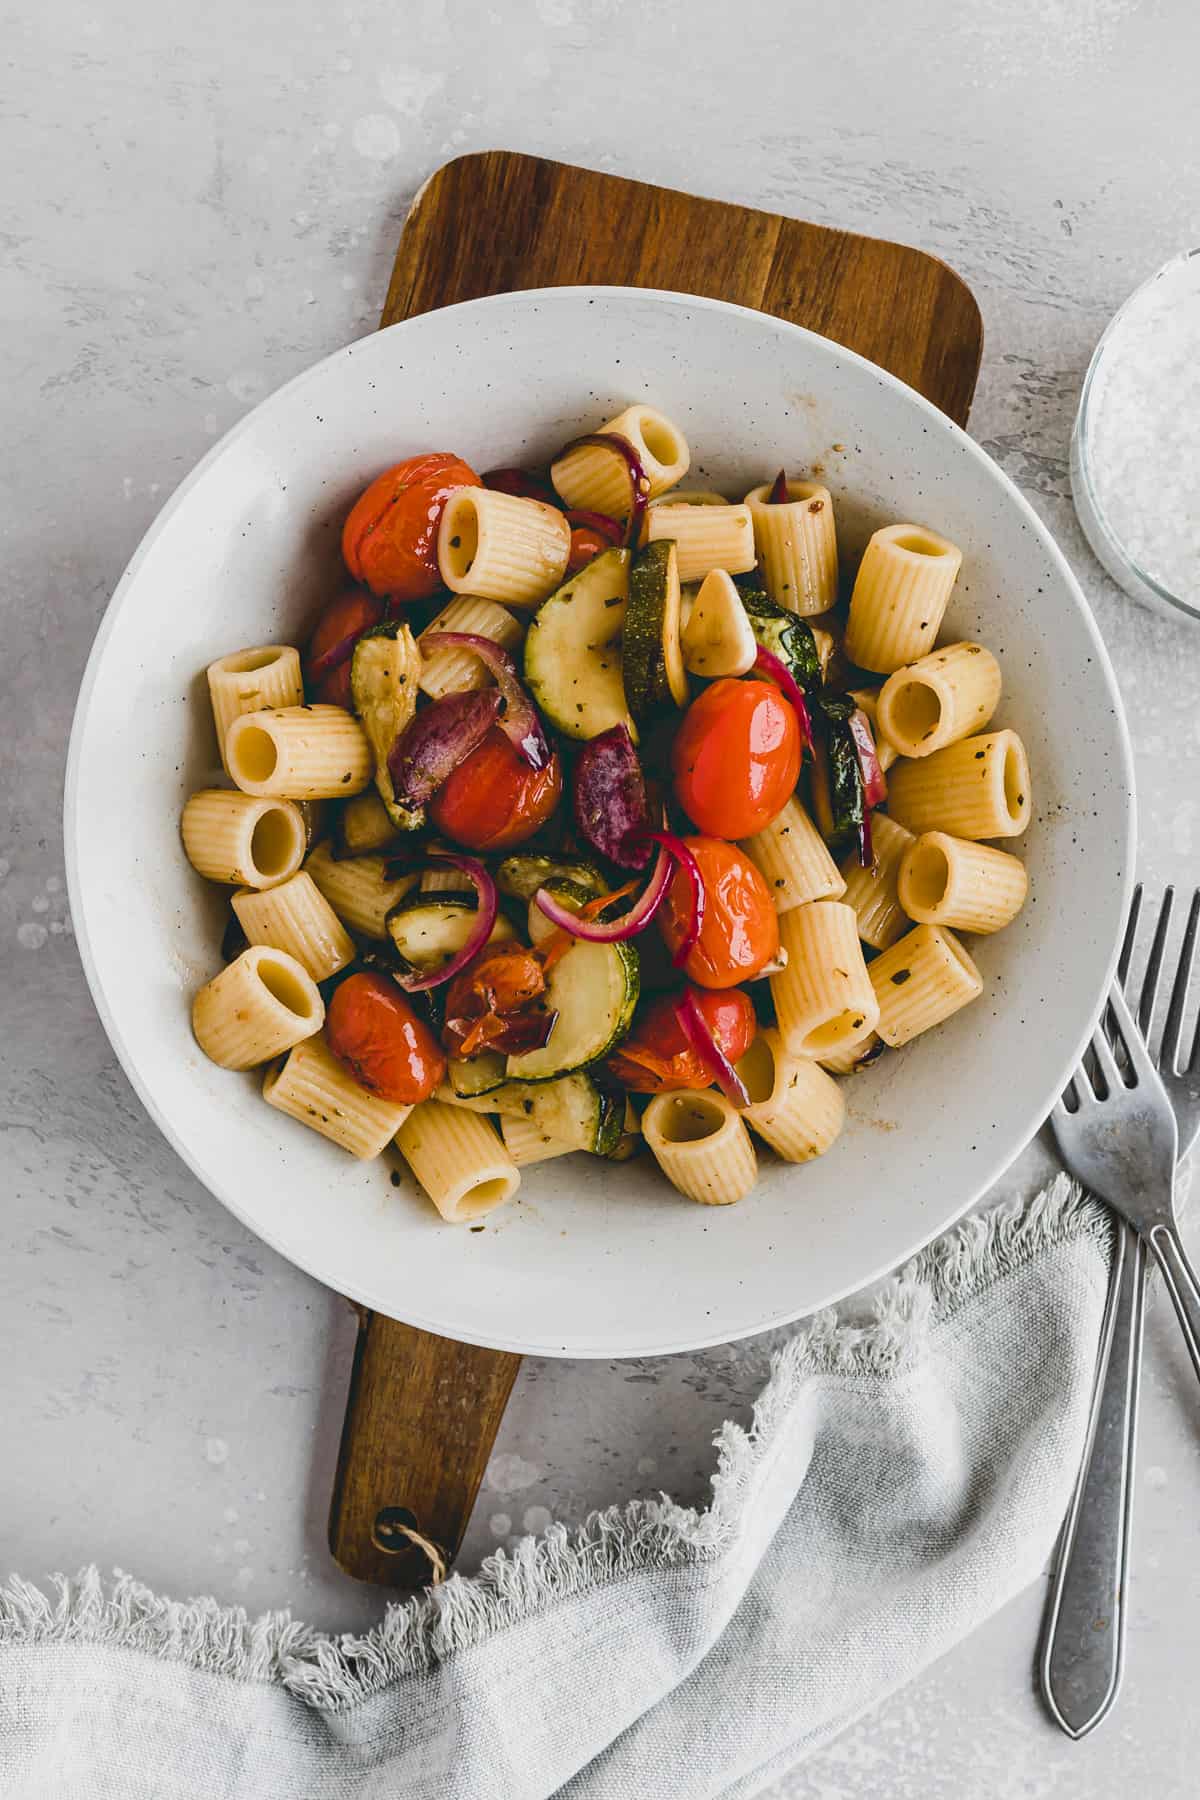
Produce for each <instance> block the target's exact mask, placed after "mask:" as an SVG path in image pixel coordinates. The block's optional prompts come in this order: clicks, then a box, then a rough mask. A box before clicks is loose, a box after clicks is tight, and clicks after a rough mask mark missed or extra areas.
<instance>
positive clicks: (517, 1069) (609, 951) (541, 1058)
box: [508, 938, 640, 1081]
mask: <svg viewBox="0 0 1200 1800" xmlns="http://www.w3.org/2000/svg"><path fill="white" fill-rule="evenodd" d="M639 985H640V982H639V975H638V957H637V951H636V950H635V949H634V948H633V946H632V945H631V944H589V943H587V942H586V941H585V940H584V939H583V938H579V939H578V940H577V941H576V942H575V943H573V944H572V945H571V947H570V949H569V950H567V951H566V952H565V954H564V955H563V956H562V957H561V958H560V960H559V961H558V962H556V963H555V965H554V967H553V968H552V969H551V971H550V974H549V976H548V977H547V981H546V994H545V1001H544V1004H545V1006H546V1010H547V1011H548V1012H556V1013H557V1014H558V1020H557V1022H556V1024H555V1027H554V1030H553V1031H552V1032H551V1033H550V1038H549V1042H548V1043H546V1044H544V1045H543V1047H542V1048H541V1049H540V1050H526V1051H524V1052H523V1053H522V1054H521V1055H520V1056H510V1057H509V1059H508V1073H509V1076H510V1077H511V1078H512V1079H513V1080H514V1081H550V1080H552V1079H553V1077H554V1076H556V1075H573V1074H574V1073H575V1071H576V1069H583V1068H586V1067H587V1065H588V1064H589V1063H594V1062H599V1061H600V1059H601V1058H602V1057H604V1056H607V1055H608V1053H609V1051H610V1050H611V1049H612V1048H613V1046H614V1045H615V1044H616V1043H617V1042H618V1040H619V1039H621V1038H623V1037H624V1036H625V1033H626V1032H627V1031H628V1030H629V1023H630V1020H631V1019H632V1018H633V1009H634V1007H635V1006H636V1005H637V998H638V989H639Z"/></svg>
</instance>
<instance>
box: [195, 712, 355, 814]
mask: <svg viewBox="0 0 1200 1800" xmlns="http://www.w3.org/2000/svg"><path fill="white" fill-rule="evenodd" d="M225 760H226V766H227V767H228V770H229V773H230V775H231V776H232V777H233V780H234V781H235V782H236V783H237V785H238V787H239V788H241V790H242V792H243V793H244V794H270V795H275V796H279V797H280V798H282V799H285V800H325V799H334V798H336V799H340V800H345V799H348V798H349V797H350V795H351V794H357V793H359V792H361V790H362V789H363V788H365V787H366V785H367V783H368V782H369V781H370V780H371V777H372V774H373V772H374V768H375V762H374V758H373V757H372V755H371V746H370V744H369V743H368V741H367V734H366V732H365V731H364V730H363V728H362V726H361V725H360V724H359V722H358V720H357V719H354V718H351V716H350V714H349V713H348V712H346V711H344V710H343V708H342V707H340V706H284V707H278V708H276V709H275V710H274V711H271V712H257V713H242V714H241V715H240V717H238V718H236V719H235V720H234V721H233V723H232V724H231V725H230V727H229V730H228V731H227V732H226V734H225Z"/></svg>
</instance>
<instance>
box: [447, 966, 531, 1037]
mask: <svg viewBox="0 0 1200 1800" xmlns="http://www.w3.org/2000/svg"><path fill="white" fill-rule="evenodd" d="M545 991H546V972H545V969H544V968H543V966H542V962H541V959H540V958H539V957H538V956H537V955H535V953H534V952H533V951H532V950H527V949H526V948H525V946H524V945H523V944H489V945H487V946H486V947H485V948H484V949H483V950H481V951H480V953H479V955H478V956H477V957H476V958H475V961H474V962H473V963H471V964H470V965H469V966H468V967H467V968H465V969H463V970H462V972H461V974H458V975H456V976H455V977H454V980H453V981H452V982H451V983H450V986H449V988H448V989H447V991H446V1023H445V1026H444V1028H443V1031H442V1038H443V1041H444V1042H445V1044H446V1046H447V1048H448V1049H449V1051H450V1053H451V1055H453V1056H459V1057H469V1056H475V1055H477V1054H478V1052H479V1051H480V1050H489V1049H491V1050H504V1051H508V1052H514V1051H519V1050H520V1049H521V1047H522V1045H521V1042H520V1040H521V1036H522V1032H523V1030H526V1029H531V1028H532V1027H533V1025H534V1023H535V1021H534V1020H533V1019H532V1018H531V1017H530V1016H529V1014H528V1009H529V1008H530V1007H531V1006H532V1005H533V1003H534V1002H535V1001H536V1000H539V999H540V998H541V996H542V995H543V994H544V993H545Z"/></svg>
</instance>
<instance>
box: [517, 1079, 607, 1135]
mask: <svg viewBox="0 0 1200 1800" xmlns="http://www.w3.org/2000/svg"><path fill="white" fill-rule="evenodd" d="M523 1110H524V1112H525V1115H526V1117H527V1118H528V1119H529V1120H530V1122H531V1123H532V1124H534V1125H536V1126H537V1128H538V1130H539V1131H541V1132H542V1133H543V1134H544V1135H545V1136H546V1137H549V1138H555V1139H557V1141H558V1142H559V1143H562V1144H570V1146H571V1148H572V1149H573V1150H590V1151H591V1152H592V1153H593V1155H596V1156H608V1155H610V1154H611V1152H612V1148H613V1146H614V1145H615V1143H616V1142H617V1139H618V1138H619V1137H620V1135H621V1127H622V1125H623V1123H624V1119H625V1101H624V1095H618V1094H617V1092H616V1090H615V1088H613V1087H610V1086H609V1085H608V1084H607V1083H603V1082H599V1081H596V1080H594V1079H593V1078H592V1076H590V1075H586V1074H584V1073H583V1071H582V1070H580V1071H579V1072H578V1073H576V1074H574V1075H564V1076H563V1077H562V1078H561V1080H559V1081H544V1082H542V1083H541V1084H540V1085H539V1086H537V1087H534V1088H531V1089H530V1090H529V1098H528V1099H527V1100H526V1101H525V1102H524V1106H523Z"/></svg>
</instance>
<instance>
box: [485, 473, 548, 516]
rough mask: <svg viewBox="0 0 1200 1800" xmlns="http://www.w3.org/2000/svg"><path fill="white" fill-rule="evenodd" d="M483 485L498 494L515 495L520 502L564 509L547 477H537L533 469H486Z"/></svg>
mask: <svg viewBox="0 0 1200 1800" xmlns="http://www.w3.org/2000/svg"><path fill="white" fill-rule="evenodd" d="M483 485H484V487H485V488H491V489H492V490H493V492H494V493H497V494H514V495H515V496H516V498H517V499H518V500H540V501H541V503H542V505H543V506H556V507H559V508H560V509H561V507H562V501H561V500H560V499H559V497H558V495H557V494H556V493H555V491H554V489H553V487H552V486H551V485H550V482H549V481H548V480H547V478H546V476H544V475H537V474H535V473H534V472H533V470H532V469H512V468H509V469H486V470H485V471H484V474H483Z"/></svg>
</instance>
